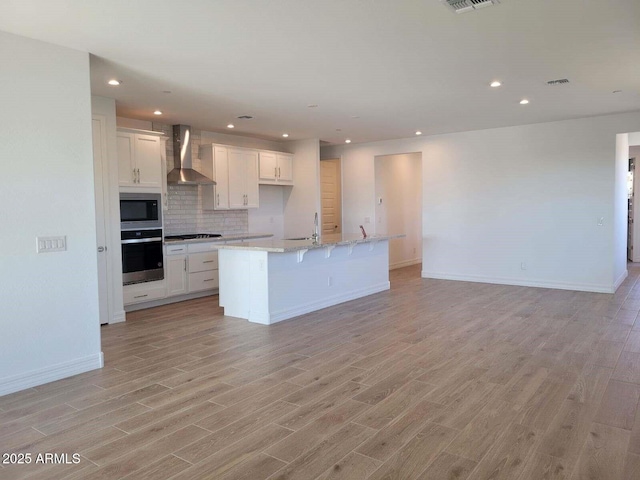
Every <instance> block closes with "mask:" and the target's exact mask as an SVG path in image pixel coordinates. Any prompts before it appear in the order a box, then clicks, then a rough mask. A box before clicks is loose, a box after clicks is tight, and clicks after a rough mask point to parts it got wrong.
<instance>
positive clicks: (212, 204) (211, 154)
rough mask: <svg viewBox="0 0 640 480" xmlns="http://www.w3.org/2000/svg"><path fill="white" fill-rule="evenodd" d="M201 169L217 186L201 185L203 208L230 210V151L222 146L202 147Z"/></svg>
mask: <svg viewBox="0 0 640 480" xmlns="http://www.w3.org/2000/svg"><path fill="white" fill-rule="evenodd" d="M200 160H201V161H202V165H201V167H200V169H201V170H202V174H203V175H205V176H207V177H209V178H211V179H213V180H214V181H215V182H216V184H215V185H201V186H200V193H201V195H202V207H203V208H204V209H205V210H211V209H213V210H229V149H228V147H224V146H220V145H201V146H200Z"/></svg>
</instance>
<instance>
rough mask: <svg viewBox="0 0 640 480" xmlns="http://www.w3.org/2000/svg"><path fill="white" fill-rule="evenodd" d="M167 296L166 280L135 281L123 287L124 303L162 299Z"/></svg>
mask: <svg viewBox="0 0 640 480" xmlns="http://www.w3.org/2000/svg"><path fill="white" fill-rule="evenodd" d="M166 296H167V290H166V284H165V281H164V280H158V281H156V282H144V283H134V284H133V285H125V286H124V287H122V299H123V303H124V305H132V304H134V303H144V302H150V301H152V300H160V299H162V298H165V297H166Z"/></svg>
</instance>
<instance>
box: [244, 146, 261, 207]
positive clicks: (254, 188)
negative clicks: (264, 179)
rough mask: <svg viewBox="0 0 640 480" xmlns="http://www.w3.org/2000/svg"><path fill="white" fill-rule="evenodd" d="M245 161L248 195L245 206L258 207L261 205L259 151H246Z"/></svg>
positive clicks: (246, 191)
mask: <svg viewBox="0 0 640 480" xmlns="http://www.w3.org/2000/svg"><path fill="white" fill-rule="evenodd" d="M244 162H245V168H246V170H245V171H246V176H245V193H246V195H247V197H246V202H245V208H258V207H259V206H260V202H259V189H258V152H255V151H253V152H252V151H247V152H245V155H244Z"/></svg>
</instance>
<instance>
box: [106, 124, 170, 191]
mask: <svg viewBox="0 0 640 480" xmlns="http://www.w3.org/2000/svg"><path fill="white" fill-rule="evenodd" d="M161 135H162V134H161V133H156V132H146V131H142V132H139V131H135V130H131V129H118V133H117V139H118V180H119V184H120V186H121V187H131V188H150V189H155V188H162V184H163V177H162V158H163V155H162V150H161V148H162V146H163V145H164V142H162V141H161V138H160V137H161Z"/></svg>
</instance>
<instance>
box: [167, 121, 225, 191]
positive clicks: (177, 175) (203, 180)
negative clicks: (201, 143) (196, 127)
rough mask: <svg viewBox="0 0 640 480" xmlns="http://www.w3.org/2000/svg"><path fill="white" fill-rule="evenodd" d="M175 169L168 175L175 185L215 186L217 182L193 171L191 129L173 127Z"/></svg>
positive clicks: (178, 126) (182, 126) (185, 126)
mask: <svg viewBox="0 0 640 480" xmlns="http://www.w3.org/2000/svg"><path fill="white" fill-rule="evenodd" d="M173 159H174V169H173V170H171V171H170V172H169V174H168V175H167V183H169V184H173V185H215V184H216V182H214V181H213V180H211V179H210V178H208V177H205V176H204V175H202V174H201V173H200V172H197V171H196V170H194V169H193V163H192V159H191V127H190V126H188V125H174V126H173Z"/></svg>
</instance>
